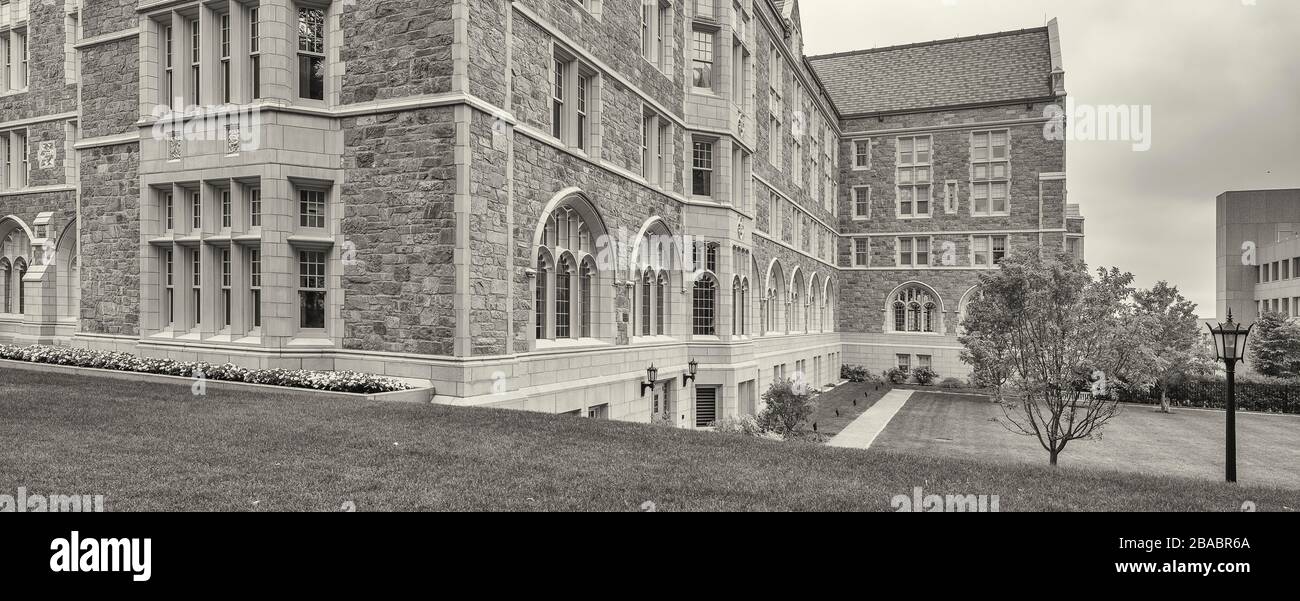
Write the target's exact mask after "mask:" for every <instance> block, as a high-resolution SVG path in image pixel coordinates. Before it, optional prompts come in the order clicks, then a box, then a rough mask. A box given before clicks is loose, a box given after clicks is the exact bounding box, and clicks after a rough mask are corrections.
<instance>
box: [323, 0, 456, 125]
mask: <svg viewBox="0 0 1300 601" xmlns="http://www.w3.org/2000/svg"><path fill="white" fill-rule="evenodd" d="M343 4H344V6H343V15H342V27H343V39H344V44H343V48H342V50H341V52H340V57H341V58H342V60H343V62H344V63H345V64H346V65H347V68H346V70H345V72H344V75H343V89H342V96H341V102H342V103H343V104H352V103H356V102H368V101H371V100H386V99H394V98H405V97H408V96H419V95H425V94H437V93H442V92H447V91H449V90H451V77H452V60H451V48H452V38H453V31H452V29H453V22H452V6H453V4H454V2H453V0H418V1H417V0H401V1H393V0H360V1H358V2H344V3H343Z"/></svg>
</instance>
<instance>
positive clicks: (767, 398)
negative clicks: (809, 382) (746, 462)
mask: <svg viewBox="0 0 1300 601" xmlns="http://www.w3.org/2000/svg"><path fill="white" fill-rule="evenodd" d="M814 394H815V393H813V392H812V391H811V390H809V388H808V387H807V386H801V385H799V384H798V383H796V382H794V381H791V380H788V379H785V380H777V381H776V382H773V383H772V386H771V387H770V388H768V389H767V392H764V393H763V401H764V403H766V404H765V406H764V407H763V410H762V411H761V412H759V414H758V425H759V426H760V427H761V428H762V429H763V430H765V431H768V432H776V433H778V434H780V435H781V436H783V437H785V438H789V437H790V436H791V435H797V434H799V433H800V432H801V431H802V430H803V428H804V426H806V425H807V423H808V418H809V417H811V416H812V414H813V411H815V410H816V409H817V403H816V400H815V399H814Z"/></svg>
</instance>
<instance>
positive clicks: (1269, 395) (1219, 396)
mask: <svg viewBox="0 0 1300 601" xmlns="http://www.w3.org/2000/svg"><path fill="white" fill-rule="evenodd" d="M1259 379H1260V380H1266V381H1251V379H1247V380H1246V381H1240V380H1239V381H1238V382H1237V388H1236V401H1237V408H1238V409H1241V410H1243V411H1261V412H1265V413H1295V414H1300V383H1297V382H1295V381H1289V382H1288V381H1285V380H1278V379H1266V378H1259ZM1227 386H1228V383H1227V381H1226V380H1220V379H1206V378H1189V379H1187V380H1184V381H1181V382H1175V383H1172V384H1170V386H1169V395H1168V396H1169V404H1170V405H1171V406H1173V407H1202V408H1208V409H1223V408H1224V407H1225V403H1226V400H1227ZM1112 394H1114V396H1115V397H1116V398H1117V399H1118V400H1120V401H1124V402H1128V403H1143V404H1159V403H1160V392H1159V391H1157V390H1145V389H1142V388H1140V387H1132V386H1124V385H1122V383H1121V385H1116V386H1114V387H1113V389H1112Z"/></svg>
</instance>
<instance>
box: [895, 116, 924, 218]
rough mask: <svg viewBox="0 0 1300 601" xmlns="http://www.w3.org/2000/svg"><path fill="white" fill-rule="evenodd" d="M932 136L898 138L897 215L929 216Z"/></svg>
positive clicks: (903, 216) (904, 216) (902, 216)
mask: <svg viewBox="0 0 1300 601" xmlns="http://www.w3.org/2000/svg"><path fill="white" fill-rule="evenodd" d="M930 159H931V156H930V136H914V137H905V138H899V139H898V167H897V174H896V178H895V179H896V181H897V183H898V216H899V217H901V218H907V217H929V216H930Z"/></svg>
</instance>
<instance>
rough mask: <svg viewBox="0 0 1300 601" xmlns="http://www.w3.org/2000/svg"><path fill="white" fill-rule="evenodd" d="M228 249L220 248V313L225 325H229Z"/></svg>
mask: <svg viewBox="0 0 1300 601" xmlns="http://www.w3.org/2000/svg"><path fill="white" fill-rule="evenodd" d="M230 273H231V271H230V249H229V248H223V249H221V313H222V315H223V317H224V318H225V321H224V323H225V326H226V327H230V316H231V313H232V311H231V308H230V283H231V282H230Z"/></svg>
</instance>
